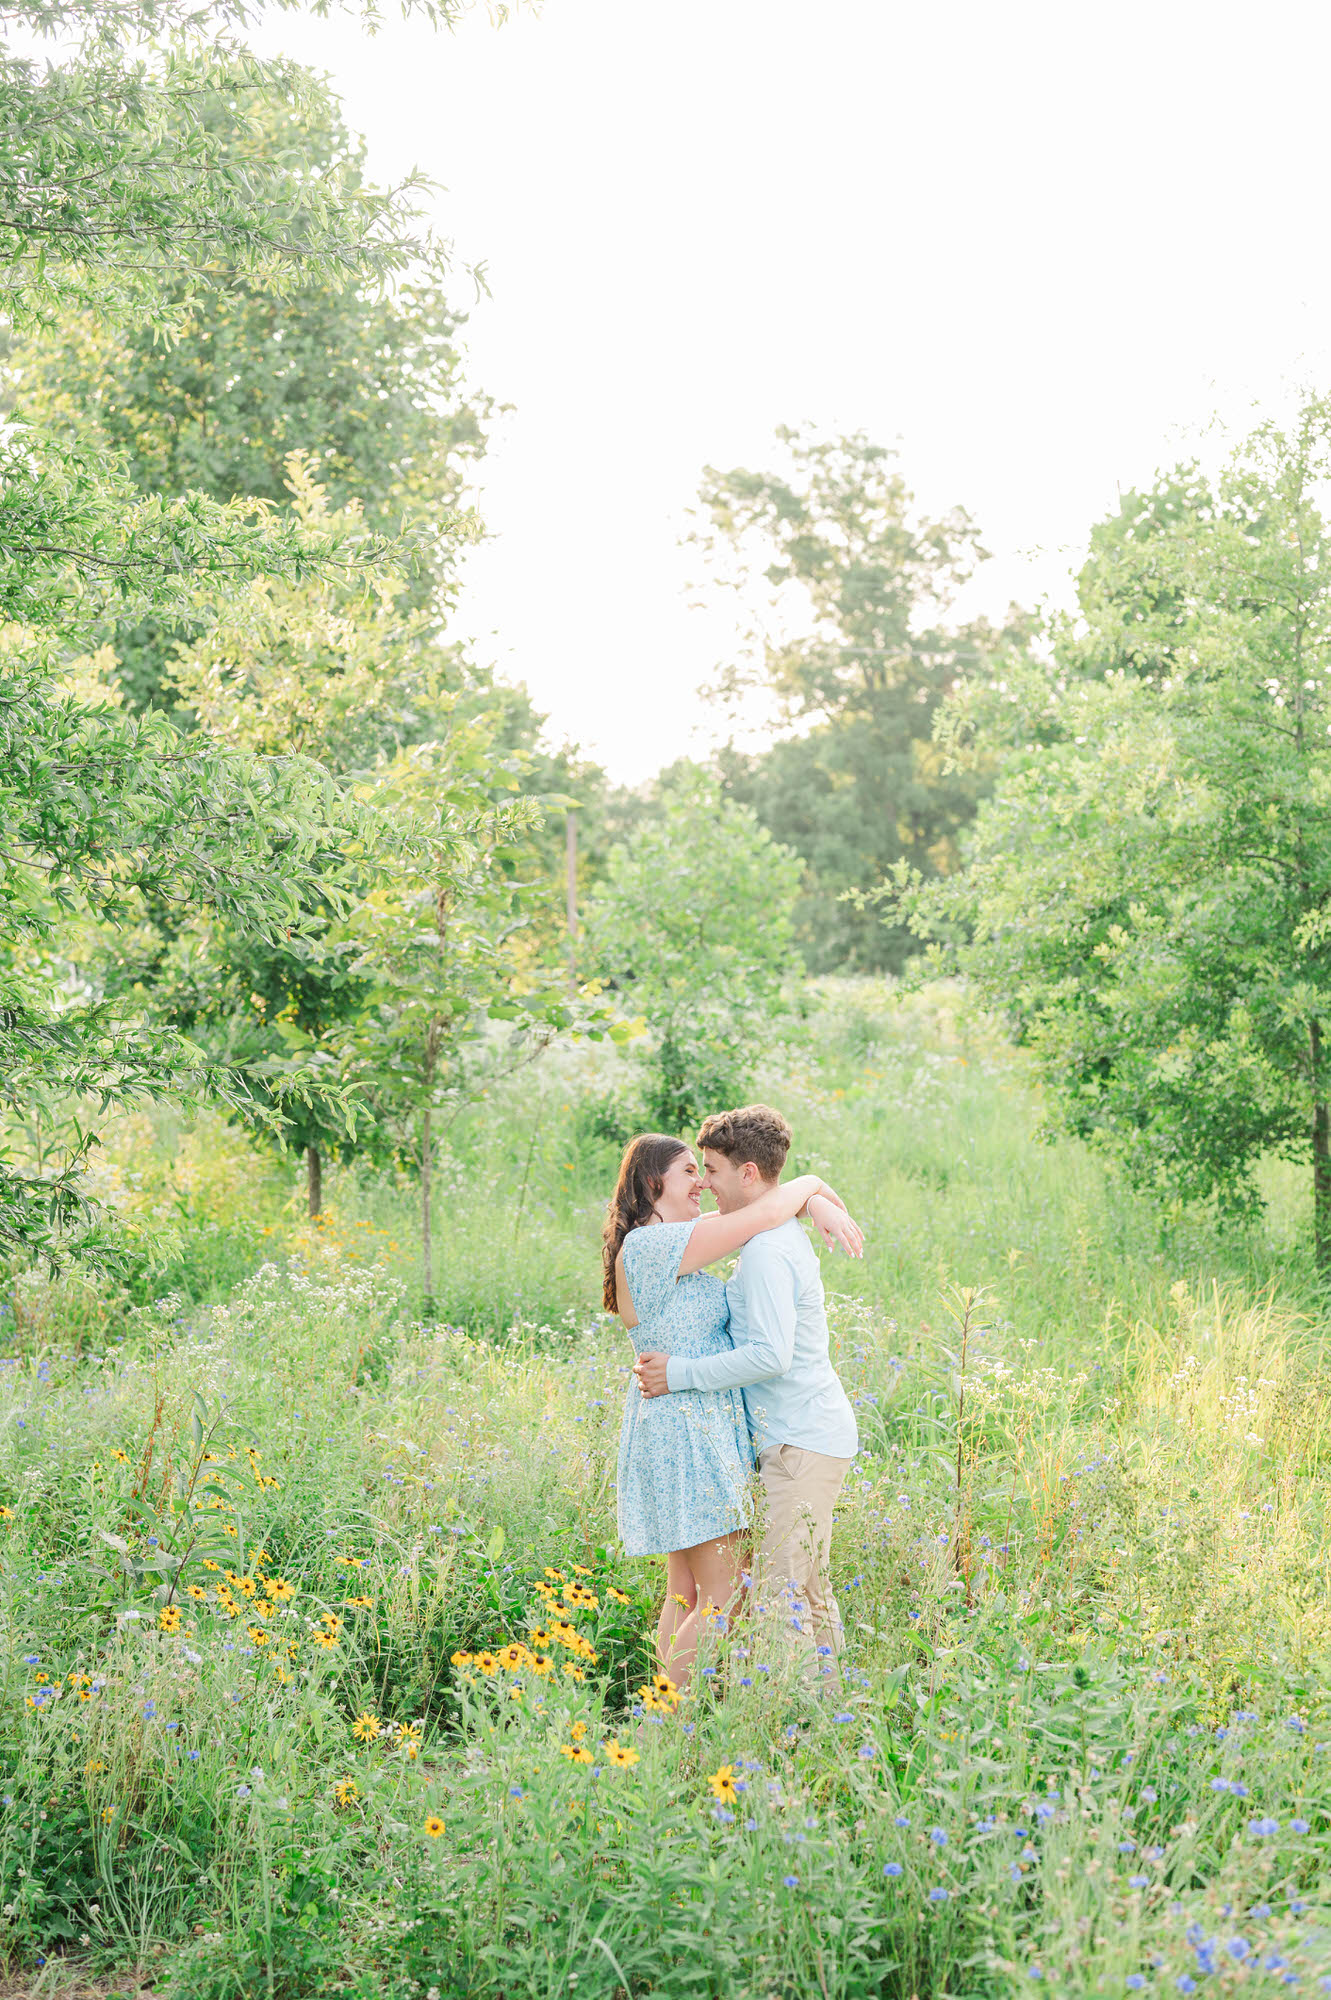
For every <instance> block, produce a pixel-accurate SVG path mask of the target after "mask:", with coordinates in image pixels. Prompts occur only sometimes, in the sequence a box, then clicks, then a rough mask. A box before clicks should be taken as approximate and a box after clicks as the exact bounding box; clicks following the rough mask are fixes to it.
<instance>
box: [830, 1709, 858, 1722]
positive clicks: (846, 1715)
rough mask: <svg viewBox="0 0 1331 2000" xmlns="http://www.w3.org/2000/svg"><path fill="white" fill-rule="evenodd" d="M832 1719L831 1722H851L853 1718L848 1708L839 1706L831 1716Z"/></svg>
mask: <svg viewBox="0 0 1331 2000" xmlns="http://www.w3.org/2000/svg"><path fill="white" fill-rule="evenodd" d="M832 1720H833V1722H853V1721H854V1720H855V1718H854V1716H853V1715H852V1714H851V1712H850V1710H849V1709H848V1708H839V1709H838V1710H837V1712H836V1714H835V1715H834V1716H833V1717H832Z"/></svg>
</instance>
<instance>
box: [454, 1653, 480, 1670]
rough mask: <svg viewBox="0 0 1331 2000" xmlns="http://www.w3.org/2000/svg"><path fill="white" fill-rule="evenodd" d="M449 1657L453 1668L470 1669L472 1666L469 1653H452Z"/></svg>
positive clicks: (471, 1658) (472, 1662)
mask: <svg viewBox="0 0 1331 2000" xmlns="http://www.w3.org/2000/svg"><path fill="white" fill-rule="evenodd" d="M449 1657H450V1659H451V1661H452V1663H453V1665H454V1666H455V1667H470V1666H471V1665H473V1664H474V1661H473V1656H472V1654H470V1653H452V1654H450V1655H449Z"/></svg>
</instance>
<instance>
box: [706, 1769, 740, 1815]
mask: <svg viewBox="0 0 1331 2000" xmlns="http://www.w3.org/2000/svg"><path fill="white" fill-rule="evenodd" d="M707 1785H708V1789H709V1790H710V1792H711V1794H712V1797H713V1798H714V1799H719V1800H720V1802H721V1804H722V1805H723V1806H733V1805H734V1804H735V1803H736V1801H737V1800H738V1798H739V1793H738V1792H737V1791H736V1789H735V1767H734V1765H733V1764H722V1765H721V1767H720V1768H719V1770H716V1771H713V1772H712V1775H711V1777H710V1778H709V1779H708V1780H707Z"/></svg>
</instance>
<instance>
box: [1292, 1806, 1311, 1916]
mask: <svg viewBox="0 0 1331 2000" xmlns="http://www.w3.org/2000/svg"><path fill="white" fill-rule="evenodd" d="M1289 1830H1290V1832H1291V1833H1307V1831H1308V1821H1307V1820H1306V1819H1292V1820H1291V1821H1290V1823H1289ZM1293 1907H1294V1905H1293V1904H1292V1903H1291V1904H1290V1908H1291V1909H1293Z"/></svg>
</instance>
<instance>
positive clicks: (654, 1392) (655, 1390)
mask: <svg viewBox="0 0 1331 2000" xmlns="http://www.w3.org/2000/svg"><path fill="white" fill-rule="evenodd" d="M669 1359H670V1356H669V1355H668V1354H640V1355H639V1356H638V1358H637V1360H636V1361H635V1362H634V1364H633V1372H634V1374H635V1375H636V1376H637V1378H638V1387H639V1388H640V1389H641V1390H642V1393H643V1395H644V1396H668V1395H669V1394H670V1384H669V1383H668V1382H667V1381H666V1362H667V1361H668V1360H669Z"/></svg>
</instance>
